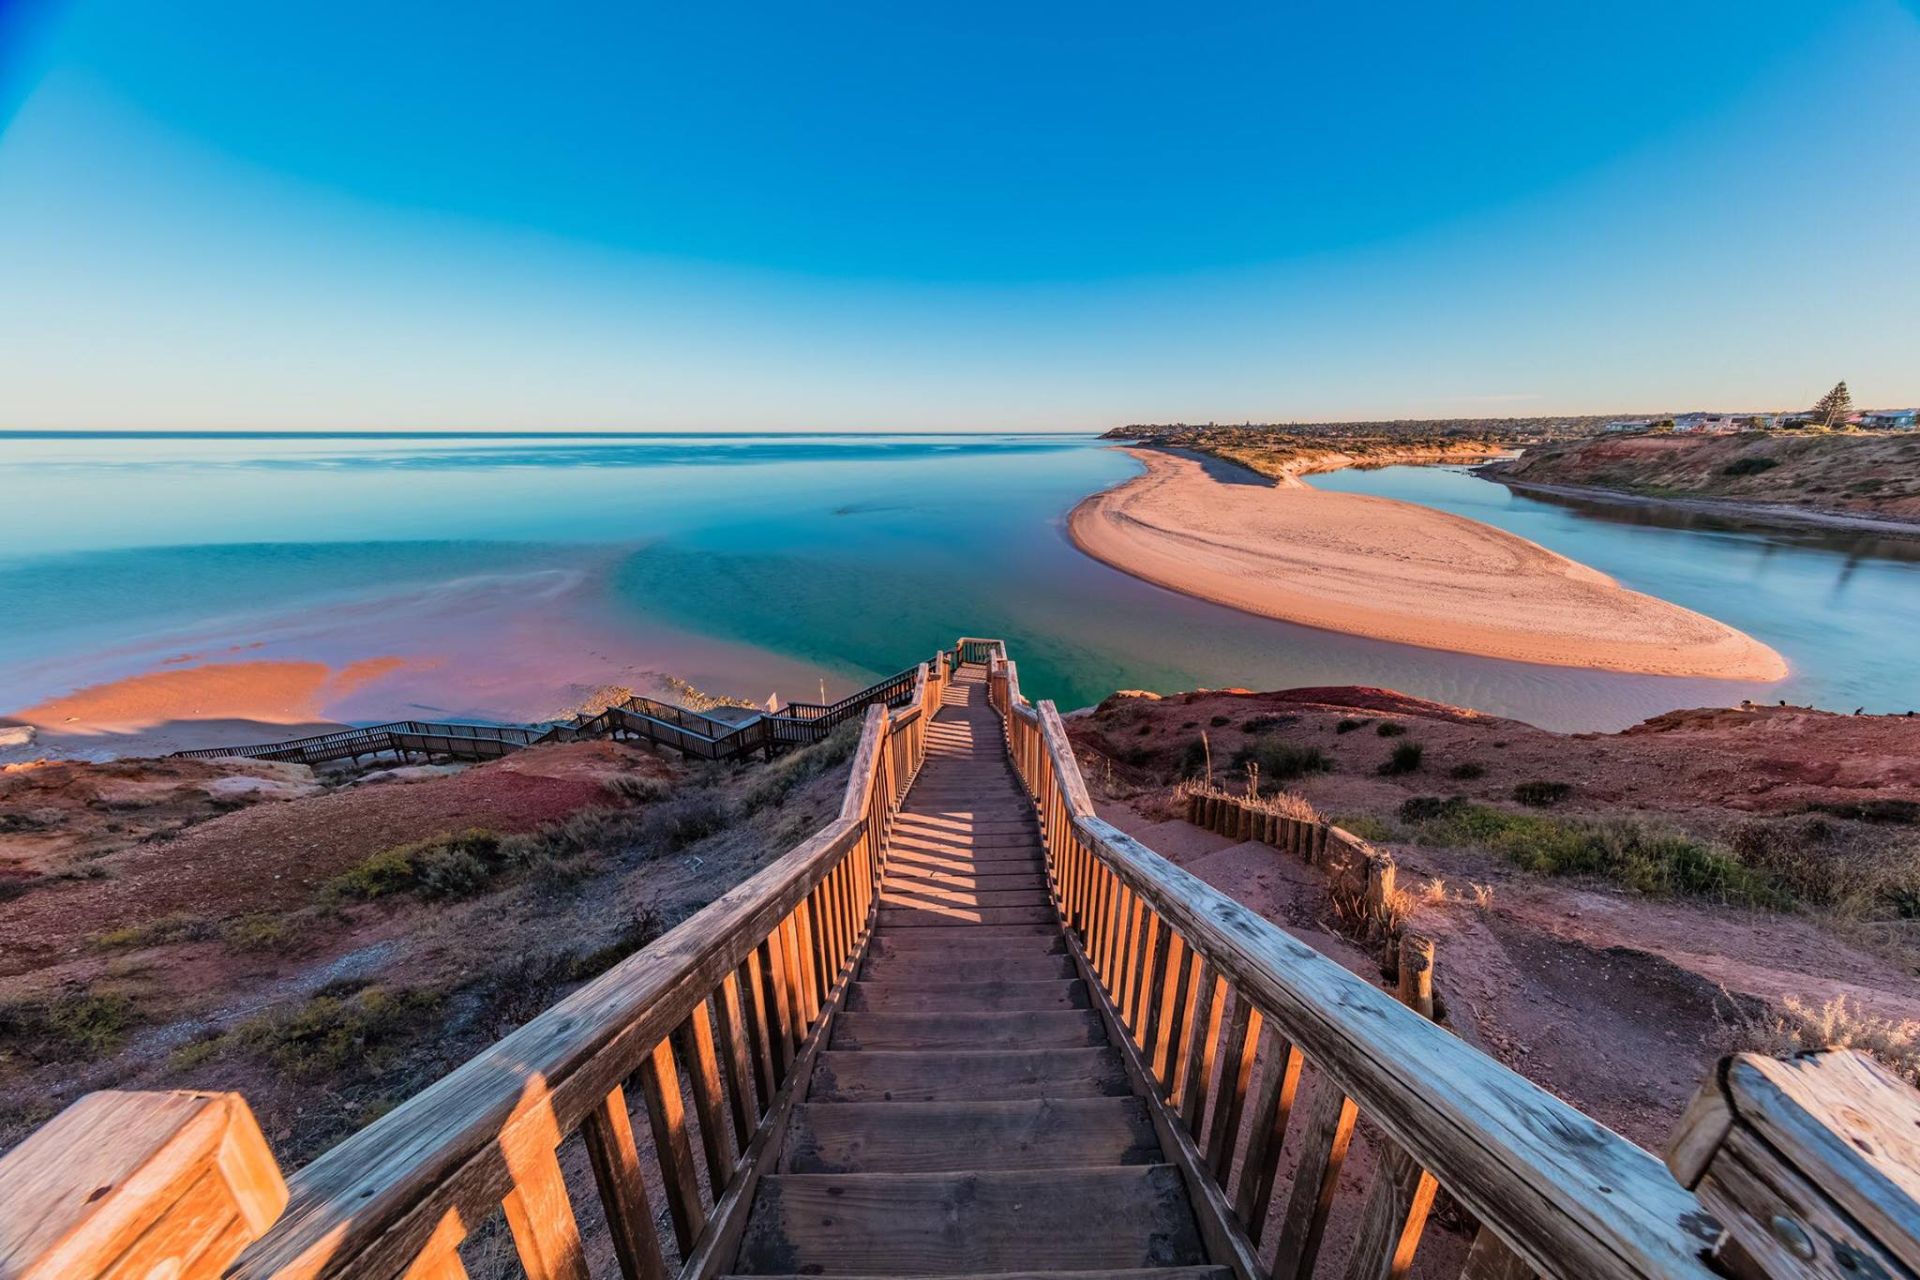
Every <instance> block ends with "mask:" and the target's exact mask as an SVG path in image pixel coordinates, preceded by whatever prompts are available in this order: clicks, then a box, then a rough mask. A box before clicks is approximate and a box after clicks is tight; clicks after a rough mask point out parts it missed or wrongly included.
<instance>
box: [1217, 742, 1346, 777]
mask: <svg viewBox="0 0 1920 1280" xmlns="http://www.w3.org/2000/svg"><path fill="white" fill-rule="evenodd" d="M1233 763H1234V764H1235V765H1236V766H1237V767H1239V768H1241V769H1243V770H1244V769H1245V768H1246V767H1247V766H1248V765H1249V764H1257V765H1259V766H1260V779H1261V781H1263V782H1286V781H1288V780H1289V779H1292V778H1304V777H1305V776H1307V775H1308V774H1310V773H1331V772H1332V771H1333V761H1332V760H1331V759H1329V758H1328V757H1327V755H1326V753H1325V752H1323V751H1321V750H1320V748H1318V747H1302V746H1296V745H1295V744H1293V743H1291V742H1279V741H1276V740H1274V739H1272V738H1261V739H1260V740H1259V741H1257V742H1250V743H1248V744H1247V745H1246V746H1244V747H1241V748H1240V749H1239V750H1238V751H1236V752H1234V753H1233Z"/></svg>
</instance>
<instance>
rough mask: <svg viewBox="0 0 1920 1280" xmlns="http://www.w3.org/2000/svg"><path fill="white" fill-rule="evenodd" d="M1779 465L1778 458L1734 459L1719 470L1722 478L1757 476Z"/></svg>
mask: <svg viewBox="0 0 1920 1280" xmlns="http://www.w3.org/2000/svg"><path fill="white" fill-rule="evenodd" d="M1779 465H1780V459H1778V458H1754V457H1750V458H1735V459H1734V460H1733V461H1732V462H1729V463H1728V464H1727V465H1726V466H1724V467H1722V468H1720V474H1721V475H1723V476H1757V475H1759V474H1760V473H1761V472H1762V471H1771V470H1773V469H1774V468H1775V467H1777V466H1779Z"/></svg>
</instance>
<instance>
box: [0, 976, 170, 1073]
mask: <svg viewBox="0 0 1920 1280" xmlns="http://www.w3.org/2000/svg"><path fill="white" fill-rule="evenodd" d="M140 1021H141V1019H140V1014H139V1010H138V1008H137V1007H136V1006H135V1005H134V1002H133V999H132V997H130V996H128V995H127V994H126V993H125V992H122V991H94V990H90V989H88V988H85V987H70V988H67V989H66V990H64V991H61V992H60V993H59V994H57V995H53V996H43V997H38V998H32V999H26V1000H16V1001H11V1002H8V1003H6V1004H0V1045H5V1046H7V1048H6V1049H0V1063H4V1062H5V1061H6V1059H7V1057H8V1056H10V1055H9V1052H8V1050H13V1051H17V1052H20V1053H22V1054H24V1055H25V1056H26V1057H28V1058H29V1059H32V1060H33V1061H35V1062H72V1061H92V1060H93V1059H95V1058H103V1057H105V1056H106V1055H108V1054H109V1053H112V1052H113V1051H114V1050H116V1049H118V1048H119V1047H120V1045H121V1044H122V1043H123V1042H124V1041H125V1040H126V1038H127V1033H128V1032H129V1031H131V1030H132V1029H133V1028H134V1027H135V1026H136V1025H138V1024H139V1022H140Z"/></svg>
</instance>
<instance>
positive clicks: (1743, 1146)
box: [1667, 1051, 1920, 1280]
mask: <svg viewBox="0 0 1920 1280" xmlns="http://www.w3.org/2000/svg"><path fill="white" fill-rule="evenodd" d="M1667 1164H1668V1167H1669V1168H1670V1169H1672V1170H1673V1173H1674V1175H1675V1176H1676V1177H1678V1178H1679V1179H1680V1180H1681V1181H1682V1182H1683V1183H1685V1184H1686V1185H1688V1186H1691V1187H1694V1188H1695V1189H1696V1190H1697V1191H1698V1192H1699V1194H1700V1199H1701V1202H1702V1203H1703V1204H1704V1205H1705V1206H1706V1207H1707V1208H1708V1209H1709V1210H1711V1211H1712V1212H1713V1213H1714V1214H1715V1215H1717V1216H1718V1217H1719V1218H1720V1220H1721V1221H1722V1222H1723V1223H1724V1224H1725V1226H1726V1229H1727V1235H1728V1239H1727V1240H1726V1241H1725V1242H1724V1243H1723V1245H1722V1249H1721V1259H1722V1264H1723V1266H1725V1268H1726V1269H1727V1270H1729V1271H1730V1272H1732V1273H1733V1274H1735V1275H1740V1276H1765V1277H1768V1278H1769V1280H1771V1278H1773V1277H1778V1276H1820V1277H1829V1276H1831V1277H1858V1276H1869V1275H1871V1276H1910V1275H1916V1274H1920V1093H1917V1092H1916V1091H1915V1090H1914V1089H1912V1088H1911V1087H1910V1086H1908V1085H1907V1084H1905V1083H1904V1082H1903V1081H1901V1080H1899V1079H1898V1078H1897V1077H1895V1076H1894V1075H1893V1074H1892V1073H1891V1072H1889V1071H1887V1070H1886V1068H1884V1067H1882V1066H1880V1065H1879V1064H1878V1063H1876V1062H1875V1061H1873V1059H1871V1058H1868V1057H1867V1056H1865V1055H1864V1054H1860V1053H1853V1052H1846V1051H1835V1052H1829V1053H1802V1054H1796V1055H1794V1056H1793V1057H1791V1058H1787V1059H1779V1058H1769V1057H1764V1056H1762V1055H1759V1054H1751V1053H1743V1054H1740V1055H1738V1056H1736V1057H1732V1058H1727V1059H1723V1060H1722V1061H1721V1062H1720V1064H1719V1065H1718V1066H1717V1067H1716V1068H1715V1069H1714V1072H1713V1075H1712V1076H1711V1077H1710V1078H1709V1079H1708V1081H1707V1083H1706V1085H1705V1086H1703V1087H1702V1089H1701V1091H1700V1093H1699V1095H1698V1096H1697V1097H1696V1098H1695V1099H1694V1103H1693V1105H1692V1106H1690V1107H1689V1108H1688V1109H1687V1113H1686V1115H1685V1116H1683V1117H1682V1119H1681V1122H1680V1127H1679V1128H1678V1130H1677V1131H1676V1132H1675V1135H1674V1139H1673V1142H1672V1145H1671V1147H1670V1148H1669V1151H1668V1156H1667Z"/></svg>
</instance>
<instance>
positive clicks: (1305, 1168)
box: [1273, 1071, 1359, 1280]
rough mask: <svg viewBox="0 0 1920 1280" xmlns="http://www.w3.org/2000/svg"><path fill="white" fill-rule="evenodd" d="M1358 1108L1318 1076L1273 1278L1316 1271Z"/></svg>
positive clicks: (1295, 1279)
mask: <svg viewBox="0 0 1920 1280" xmlns="http://www.w3.org/2000/svg"><path fill="white" fill-rule="evenodd" d="M1358 1114H1359V1108H1357V1107H1355V1106H1354V1104H1353V1101H1352V1100H1351V1099H1349V1098H1348V1097H1347V1096H1346V1095H1345V1094H1344V1093H1342V1092H1341V1091H1340V1086H1339V1085H1337V1084H1335V1083H1334V1082H1333V1081H1332V1079H1330V1078H1329V1077H1328V1076H1327V1074H1326V1072H1324V1071H1322V1072H1320V1073H1319V1074H1318V1075H1316V1076H1315V1078H1314V1081H1313V1097H1312V1098H1311V1100H1310V1104H1309V1106H1308V1108H1307V1122H1306V1129H1305V1131H1304V1132H1303V1133H1302V1135H1301V1144H1300V1160H1299V1163H1298V1164H1297V1165H1296V1166H1295V1167H1294V1171H1293V1190H1292V1192H1291V1194H1289V1195H1288V1197H1287V1211H1286V1216H1285V1217H1284V1218H1282V1219H1281V1223H1280V1239H1279V1243H1278V1245H1277V1246H1276V1250H1275V1254H1274V1262H1273V1280H1303V1278H1304V1277H1306V1276H1311V1275H1312V1274H1313V1264H1314V1262H1315V1260H1316V1259H1317V1258H1318V1257H1319V1256H1320V1239H1321V1237H1322V1236H1323V1235H1324V1234H1325V1233H1326V1229H1327V1210H1328V1209H1330V1208H1332V1207H1333V1194H1334V1192H1335V1191H1336V1190H1337V1189H1338V1188H1339V1185H1340V1166H1341V1165H1343V1164H1345V1163H1346V1160H1347V1146H1348V1144H1349V1143H1351V1142H1352V1141H1353V1122H1354V1119H1355V1118H1356V1117H1357V1116H1358Z"/></svg>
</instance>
